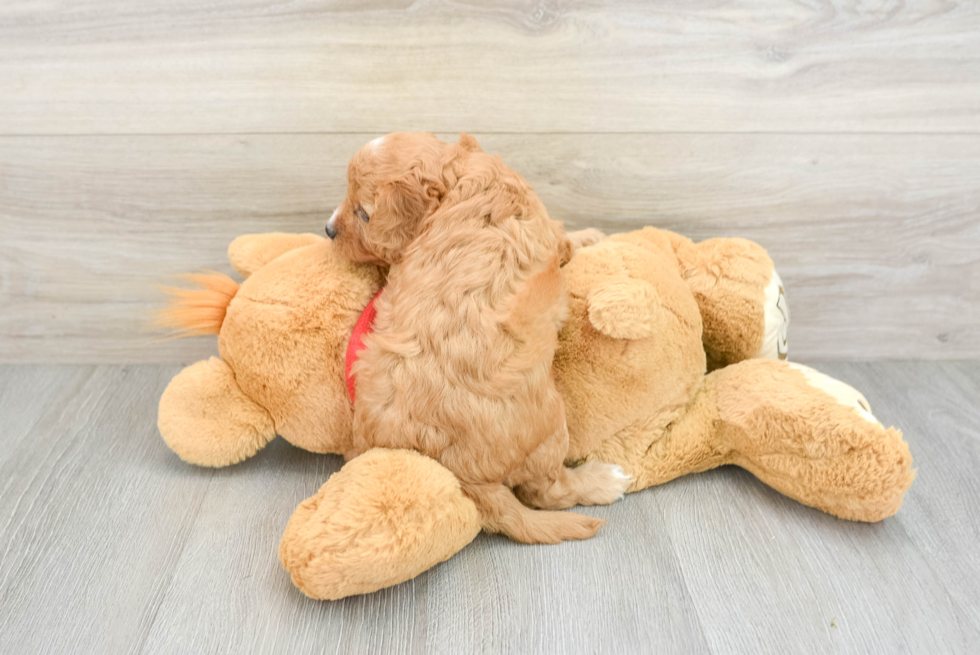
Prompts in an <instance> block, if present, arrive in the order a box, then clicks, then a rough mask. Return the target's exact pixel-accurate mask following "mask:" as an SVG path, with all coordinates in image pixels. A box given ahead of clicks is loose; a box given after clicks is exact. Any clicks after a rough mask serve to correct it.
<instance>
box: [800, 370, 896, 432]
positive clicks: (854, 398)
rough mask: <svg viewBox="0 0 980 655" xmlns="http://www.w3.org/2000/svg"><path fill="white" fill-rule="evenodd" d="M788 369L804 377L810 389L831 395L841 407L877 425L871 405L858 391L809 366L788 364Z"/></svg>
mask: <svg viewBox="0 0 980 655" xmlns="http://www.w3.org/2000/svg"><path fill="white" fill-rule="evenodd" d="M790 367H791V368H793V369H794V370H797V371H799V372H801V373H802V374H803V375H804V376H805V377H806V381H807V383H808V384H809V385H810V386H811V387H815V388H817V389H820V390H821V391H823V392H825V393H827V394H829V395H831V396H832V397H833V398H834V400H836V401H837V402H839V403H840V404H841V405H846V406H848V407H852V408H854V410H855V411H856V412H857V413H858V415H859V416H860V417H861V418H863V419H864V420H866V421H869V422H871V423H879V421H878V419H877V418H875V415H874V414H872V413H871V404H870V403H869V402H868V400H867V398H865V397H864V395H863V394H862V393H861V392H860V391H858V390H857V389H855V388H854V387H852V386H851V385H849V384H845V383H844V382H841V381H840V380H836V379H834V378H832V377H830V376H829V375H826V374H824V373H821V372H820V371H817V370H814V369H812V368H810V367H809V366H803V365H802V364H795V363H793V364H790Z"/></svg>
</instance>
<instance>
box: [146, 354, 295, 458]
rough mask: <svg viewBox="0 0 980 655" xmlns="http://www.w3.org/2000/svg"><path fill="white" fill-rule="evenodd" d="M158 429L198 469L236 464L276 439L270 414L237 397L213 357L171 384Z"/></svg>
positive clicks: (235, 385)
mask: <svg viewBox="0 0 980 655" xmlns="http://www.w3.org/2000/svg"><path fill="white" fill-rule="evenodd" d="M157 425H158V426H159V428H160V434H162V435H163V439H164V441H166V442H167V445H168V446H170V448H171V450H173V451H174V452H175V453H177V454H178V455H179V456H180V458H181V459H183V460H184V461H186V462H190V463H191V464H197V465H199V466H213V467H219V466H228V465H229V464H235V463H237V462H240V461H242V460H243V459H247V458H248V457H251V456H252V455H254V454H255V453H256V452H258V451H259V450H260V449H261V448H262V447H263V446H265V445H266V444H267V443H269V442H270V441H271V440H272V439H274V438H275V436H276V429H275V426H274V425H273V423H272V418H271V417H270V416H269V413H268V412H267V411H266V410H265V409H263V408H262V407H260V406H259V405H256V404H255V403H254V402H253V401H252V400H251V399H250V398H248V396H246V395H245V394H244V393H243V392H242V390H241V389H240V388H239V387H238V383H237V382H236V381H235V374H234V373H233V372H232V370H231V368H230V367H229V366H228V365H227V364H226V363H224V362H223V361H221V360H220V359H218V358H217V357H212V358H211V359H207V360H204V361H200V362H197V363H196V364H191V365H190V366H188V367H187V368H185V369H184V370H183V371H181V372H180V373H178V374H177V376H176V377H174V379H173V380H171V381H170V384H169V385H167V388H166V390H164V392H163V396H162V397H161V398H160V409H159V415H158V419H157Z"/></svg>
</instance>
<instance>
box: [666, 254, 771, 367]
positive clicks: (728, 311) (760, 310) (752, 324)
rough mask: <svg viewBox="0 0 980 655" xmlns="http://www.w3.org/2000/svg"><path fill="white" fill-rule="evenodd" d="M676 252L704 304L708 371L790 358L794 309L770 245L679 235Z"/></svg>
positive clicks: (683, 273)
mask: <svg viewBox="0 0 980 655" xmlns="http://www.w3.org/2000/svg"><path fill="white" fill-rule="evenodd" d="M676 252H677V256H678V259H679V260H680V264H681V274H682V275H683V276H684V279H685V280H686V281H687V283H688V284H689V285H690V287H691V290H692V291H693V292H694V297H695V298H696V299H697V301H698V306H699V307H700V308H701V316H702V320H703V322H704V334H703V341H704V348H705V352H706V354H707V356H708V370H714V369H716V368H721V367H722V366H728V365H729V364H734V363H736V362H740V361H743V360H746V359H751V358H765V359H786V353H787V342H786V329H787V327H788V325H789V307H788V305H787V304H786V294H785V292H784V290H783V284H782V280H780V278H779V274H778V273H777V272H776V269H775V267H774V265H773V263H772V260H771V259H770V258H769V255H768V254H767V253H766V251H765V249H763V248H762V247H761V246H759V245H758V244H755V243H753V242H751V241H747V240H745V239H708V240H707V241H702V242H701V243H698V244H694V243H692V242H690V241H688V240H686V239H684V240H680V239H678V241H677V244H676Z"/></svg>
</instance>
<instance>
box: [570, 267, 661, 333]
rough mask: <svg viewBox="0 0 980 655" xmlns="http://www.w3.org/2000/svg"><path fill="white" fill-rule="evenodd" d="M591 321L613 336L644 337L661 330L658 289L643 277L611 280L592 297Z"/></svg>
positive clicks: (593, 324) (598, 288) (589, 305)
mask: <svg viewBox="0 0 980 655" xmlns="http://www.w3.org/2000/svg"><path fill="white" fill-rule="evenodd" d="M588 307H589V310H588V311H589V322H590V323H592V326H593V327H594V328H595V329H597V330H599V332H602V333H603V334H605V335H606V336H608V337H612V338H613V339H643V338H644V337H649V336H653V334H655V333H656V330H657V318H658V316H659V315H660V312H661V311H662V310H661V308H660V296H659V295H658V294H657V291H656V289H654V288H653V286H652V285H650V284H649V283H647V282H643V281H641V280H629V281H622V282H620V281H616V282H607V283H605V284H601V285H599V286H598V287H597V288H595V289H593V290H592V292H591V293H590V294H589V296H588Z"/></svg>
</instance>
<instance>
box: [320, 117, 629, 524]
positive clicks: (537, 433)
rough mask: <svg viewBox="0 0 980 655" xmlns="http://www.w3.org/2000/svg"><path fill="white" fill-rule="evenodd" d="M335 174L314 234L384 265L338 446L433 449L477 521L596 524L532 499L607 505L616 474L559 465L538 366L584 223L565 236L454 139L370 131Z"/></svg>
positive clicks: (563, 447) (522, 189)
mask: <svg viewBox="0 0 980 655" xmlns="http://www.w3.org/2000/svg"><path fill="white" fill-rule="evenodd" d="M347 182H348V187H347V197H346V198H345V200H344V201H343V203H342V204H341V205H340V207H338V208H337V210H336V211H335V212H334V214H333V216H332V217H331V218H330V222H329V223H328V225H327V234H328V235H329V236H330V237H331V238H333V239H334V243H335V245H336V248H337V250H338V252H340V253H341V254H342V255H343V256H346V257H347V258H348V259H350V260H352V261H356V262H373V263H376V264H382V265H388V266H390V269H389V274H388V282H387V286H386V287H385V288H384V290H383V291H382V292H381V294H380V295H379V296H378V298H377V300H376V302H375V307H376V310H377V316H376V319H375V323H374V332H373V333H372V334H369V335H368V336H367V337H366V338H365V340H364V343H365V348H364V350H363V351H361V353H360V356H359V359H358V360H357V362H356V363H355V364H354V367H353V369H352V374H353V375H354V377H355V380H356V394H355V402H354V447H353V450H352V452H350V453H348V456H356V455H358V454H360V453H363V452H365V451H367V450H368V449H370V448H374V447H381V448H408V449H413V450H416V451H419V452H421V453H422V454H424V455H427V456H429V457H431V458H433V459H435V460H437V461H438V462H440V463H441V464H442V465H443V466H445V467H446V468H448V469H449V470H450V471H452V472H453V473H455V474H456V477H457V478H458V479H459V481H460V484H461V485H462V489H463V492H464V493H465V494H466V495H467V496H469V497H470V498H471V499H472V500H473V501H474V502H475V503H476V505H477V507H478V509H479V510H480V512H481V514H482V517H483V520H484V524H485V525H486V527H487V528H488V529H490V530H494V531H498V532H502V533H504V534H506V535H508V536H509V537H511V538H513V539H515V540H517V541H521V542H526V543H558V542H560V541H562V540H565V539H587V538H589V537H591V536H592V535H594V534H595V533H596V531H597V530H598V529H599V526H601V525H602V523H603V521H601V520H600V519H595V518H592V517H589V516H584V515H581V514H574V513H569V512H556V511H543V510H556V509H562V508H567V507H571V506H573V505H589V504H608V503H611V502H613V501H615V500H616V499H617V498H619V497H621V496H622V494H623V493H624V491H625V490H626V488H627V487H628V486H629V484H630V482H631V478H630V477H629V476H627V475H626V474H625V473H623V471H622V469H620V468H619V467H618V466H613V465H610V464H605V463H602V462H589V463H586V464H584V465H582V466H579V467H577V468H566V467H565V465H564V457H565V454H566V452H567V450H568V430H567V428H566V425H565V407H564V404H563V402H562V399H561V397H560V396H559V395H558V391H557V390H556V389H555V384H554V380H553V378H552V372H551V366H552V358H553V356H554V352H555V348H556V346H557V340H558V329H559V327H560V325H561V322H562V320H563V317H562V315H563V311H564V307H565V300H564V291H563V288H562V281H561V275H560V272H559V266H560V264H561V263H563V262H564V261H567V260H568V258H569V257H571V253H572V250H573V248H574V247H575V245H583V244H586V243H590V242H594V241H595V240H597V239H598V238H599V236H597V235H598V233H596V232H595V231H587V232H585V233H576V234H574V235H572V236H573V238H572V239H570V238H569V236H566V234H565V232H564V230H563V229H562V227H561V224H560V223H558V222H557V221H553V220H551V219H550V218H549V217H548V212H547V211H546V210H545V208H544V205H542V203H541V201H540V200H539V199H538V197H537V195H535V193H534V192H533V191H532V190H531V187H530V186H529V185H528V184H527V182H525V181H524V179H523V178H522V177H521V176H520V175H518V174H517V173H515V172H514V171H512V170H510V169H509V168H508V167H507V166H505V165H504V163H503V162H502V161H501V160H500V158H499V157H491V156H490V155H487V154H485V153H484V152H483V151H482V150H481V149H480V146H479V144H478V143H477V142H476V140H475V139H473V138H472V137H470V136H467V135H465V134H464V135H462V137H461V138H460V140H459V142H458V143H456V144H452V145H450V144H447V143H445V142H443V141H441V140H439V139H438V138H436V137H435V136H434V135H432V134H420V133H396V134H390V135H388V136H386V137H382V138H380V139H376V140H374V141H372V142H371V143H369V144H368V145H366V146H365V147H364V148H362V149H361V150H360V151H359V152H358V153H357V154H355V155H354V157H353V158H352V159H351V161H350V166H349V168H348V173H347ZM574 242H577V244H576V243H574ZM515 493H516V494H517V496H516V497H515V495H514V494H515ZM518 498H520V500H518ZM520 501H523V503H522V502H520ZM528 506H531V507H536V508H540V510H534V509H531V508H530V507H528Z"/></svg>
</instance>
